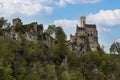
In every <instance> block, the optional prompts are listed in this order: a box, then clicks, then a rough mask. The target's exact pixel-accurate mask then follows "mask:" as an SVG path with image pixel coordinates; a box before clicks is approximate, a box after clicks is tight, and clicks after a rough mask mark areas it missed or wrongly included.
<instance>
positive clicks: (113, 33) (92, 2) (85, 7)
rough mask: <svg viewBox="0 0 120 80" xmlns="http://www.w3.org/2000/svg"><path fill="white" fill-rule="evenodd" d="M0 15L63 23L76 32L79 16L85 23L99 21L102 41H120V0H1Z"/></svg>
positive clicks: (69, 31)
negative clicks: (84, 18) (82, 17)
mask: <svg viewBox="0 0 120 80" xmlns="http://www.w3.org/2000/svg"><path fill="white" fill-rule="evenodd" d="M0 16H1V17H2V16H3V17H5V18H7V19H8V21H9V22H12V19H13V18H16V17H20V18H21V19H22V21H23V22H24V24H26V23H30V22H33V21H34V22H38V23H40V24H41V23H42V24H44V26H45V28H46V26H47V25H50V24H55V25H57V26H62V27H63V29H64V31H65V32H66V34H67V35H68V36H69V34H74V33H75V30H76V25H77V24H78V25H80V16H86V22H87V23H90V24H96V25H97V29H98V33H99V43H100V45H101V46H102V45H104V46H105V51H106V52H109V47H110V45H111V44H112V43H113V42H114V41H120V35H119V34H120V1H119V0H116V1H115V0H0Z"/></svg>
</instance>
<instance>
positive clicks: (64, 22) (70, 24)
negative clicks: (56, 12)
mask: <svg viewBox="0 0 120 80" xmlns="http://www.w3.org/2000/svg"><path fill="white" fill-rule="evenodd" d="M53 24H55V25H57V26H62V27H64V28H65V27H66V28H70V27H76V25H77V24H79V22H78V21H77V20H67V19H61V20H55V21H54V22H53Z"/></svg>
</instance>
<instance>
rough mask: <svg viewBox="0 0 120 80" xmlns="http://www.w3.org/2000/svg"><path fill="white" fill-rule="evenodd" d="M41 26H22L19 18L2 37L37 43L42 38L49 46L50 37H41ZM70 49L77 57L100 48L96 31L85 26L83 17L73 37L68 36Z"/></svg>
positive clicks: (34, 23) (31, 24)
mask: <svg viewBox="0 0 120 80" xmlns="http://www.w3.org/2000/svg"><path fill="white" fill-rule="evenodd" d="M43 31H44V29H43V25H42V24H37V22H32V23H30V24H26V25H23V23H22V21H21V19H20V18H15V19H13V25H12V26H10V27H7V28H6V30H5V32H4V36H5V37H11V38H13V39H16V40H18V39H20V37H21V36H23V37H25V38H26V39H28V40H30V41H34V42H35V41H37V40H38V38H40V37H42V39H44V42H45V43H46V44H47V45H48V46H49V45H50V36H47V35H46V36H45V35H44V36H43ZM69 42H70V43H69V47H70V49H71V50H72V51H73V52H75V53H77V54H78V56H81V55H82V54H84V53H86V52H87V51H89V50H92V51H97V50H98V49H99V48H100V46H99V43H98V31H97V29H96V25H95V24H86V18H85V16H82V17H81V27H79V26H78V25H77V28H76V33H75V35H70V41H69Z"/></svg>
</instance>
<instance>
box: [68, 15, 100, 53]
mask: <svg viewBox="0 0 120 80" xmlns="http://www.w3.org/2000/svg"><path fill="white" fill-rule="evenodd" d="M70 42H71V44H72V45H71V49H72V51H74V52H77V53H78V54H82V53H86V51H88V50H92V51H97V50H98V49H99V43H98V31H97V29H96V25H95V24H86V17H85V16H82V17H81V27H79V26H77V28H76V33H75V35H70Z"/></svg>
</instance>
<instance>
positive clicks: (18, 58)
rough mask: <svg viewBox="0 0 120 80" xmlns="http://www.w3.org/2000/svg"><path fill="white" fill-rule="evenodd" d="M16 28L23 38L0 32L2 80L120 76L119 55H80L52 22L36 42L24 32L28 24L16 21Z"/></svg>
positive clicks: (80, 79) (91, 79)
mask: <svg viewBox="0 0 120 80" xmlns="http://www.w3.org/2000/svg"><path fill="white" fill-rule="evenodd" d="M29 28H30V29H32V28H33V27H32V24H30V27H29ZM15 30H16V31H18V32H20V35H21V37H20V40H14V39H11V38H5V37H3V36H0V80H119V79H120V55H116V54H106V53H105V52H104V51H103V50H98V51H97V52H92V51H88V52H87V53H86V54H84V55H82V56H80V57H79V56H77V55H76V53H73V52H71V50H70V49H69V47H68V46H67V40H66V35H65V33H64V31H63V29H62V28H61V27H55V26H49V28H48V30H47V31H46V32H44V33H43V34H42V35H41V37H40V39H38V40H37V41H35V42H32V41H29V40H27V39H26V38H25V37H24V36H22V34H23V33H24V32H25V31H27V30H29V29H28V28H25V26H24V27H22V26H18V25H16V27H15ZM21 33H22V34H21ZM51 34H55V36H54V37H53V36H52V35H51ZM111 50H112V48H111ZM113 50H114V49H113Z"/></svg>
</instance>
